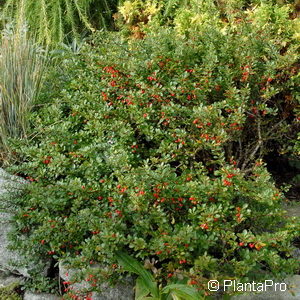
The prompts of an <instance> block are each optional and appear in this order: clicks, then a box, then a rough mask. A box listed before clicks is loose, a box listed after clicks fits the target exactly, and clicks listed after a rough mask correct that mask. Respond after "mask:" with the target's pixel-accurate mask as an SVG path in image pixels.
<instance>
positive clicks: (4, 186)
mask: <svg viewBox="0 0 300 300" xmlns="http://www.w3.org/2000/svg"><path fill="white" fill-rule="evenodd" d="M25 182H26V181H25V180H23V179H21V178H19V177H16V176H13V175H10V174H8V173H7V172H5V171H4V170H3V169H1V168H0V208H1V210H0V271H1V270H2V271H9V272H11V273H14V274H17V275H22V276H24V277H30V275H29V270H30V268H31V267H30V266H29V267H21V264H22V254H21V253H19V252H18V251H13V250H10V249H9V248H8V246H9V244H10V241H9V239H8V234H9V232H10V231H11V230H12V221H11V219H12V217H13V210H14V208H13V206H12V205H11V204H8V203H6V202H5V201H6V197H3V198H1V196H3V195H5V194H6V193H8V194H9V195H10V194H11V195H12V196H15V194H14V193H15V192H17V191H19V190H20V189H21V184H22V183H25ZM43 265H45V268H44V271H43V274H44V275H46V274H47V271H48V269H49V266H50V263H49V262H47V263H43ZM32 267H33V265H32Z"/></svg>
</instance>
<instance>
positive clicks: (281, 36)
mask: <svg viewBox="0 0 300 300" xmlns="http://www.w3.org/2000/svg"><path fill="white" fill-rule="evenodd" d="M207 3H208V4H206V6H203V8H202V11H201V10H200V11H199V8H198V7H195V6H193V5H191V6H189V9H187V8H182V9H181V10H179V11H178V13H177V14H176V16H175V17H174V19H173V21H174V24H173V25H174V26H170V27H163V26H161V25H159V22H158V23H157V22H156V21H155V20H154V22H144V23H143V24H139V26H140V30H139V32H140V34H138V35H134V34H133V35H130V37H131V39H126V38H124V31H123V32H121V33H111V34H108V33H105V34H104V33H101V32H100V33H96V34H95V35H93V36H92V37H91V38H90V39H89V40H87V42H86V43H85V44H84V45H83V46H82V48H81V50H80V51H79V52H77V53H76V54H73V55H68V56H65V57H62V58H61V60H60V62H59V67H60V69H59V70H58V71H56V72H55V70H54V72H53V73H50V72H49V82H54V83H53V85H52V88H49V87H51V85H50V83H49V82H48V85H47V86H46V87H47V88H45V89H44V91H43V95H42V97H41V100H40V105H39V106H37V107H36V108H35V109H34V111H33V112H32V113H31V116H30V122H31V124H32V129H31V130H32V132H31V134H32V139H31V140H30V141H28V140H16V139H15V140H11V141H10V147H13V148H14V151H15V155H16V156H17V157H18V159H19V161H20V162H21V163H19V164H17V165H16V166H14V167H12V168H10V170H11V171H12V172H15V173H16V174H18V175H20V176H23V177H24V178H26V179H27V180H28V182H30V184H28V185H26V186H24V194H23V195H22V196H21V197H17V198H16V199H15V200H13V204H14V205H17V207H18V208H19V209H18V210H17V214H16V217H15V221H16V222H15V225H16V226H15V231H14V233H13V234H12V236H13V239H14V245H15V247H16V248H17V249H22V251H23V253H24V256H25V257H26V258H27V260H28V261H32V260H34V259H39V258H41V259H49V260H50V261H51V262H52V264H53V265H54V264H55V263H56V262H57V261H58V260H65V261H68V262H69V263H70V264H71V265H72V266H73V267H82V268H86V271H85V273H83V274H82V276H83V278H85V279H89V278H91V276H92V278H94V279H93V280H94V288H97V286H98V283H99V282H101V281H113V280H114V279H116V278H117V277H118V276H119V275H120V274H121V273H122V272H123V270H124V269H123V268H122V258H120V255H117V254H118V253H120V252H119V251H122V253H126V254H124V255H129V257H131V258H132V259H133V260H132V263H133V264H134V261H135V260H137V261H139V262H140V263H141V264H143V265H144V266H145V268H146V269H148V272H151V273H152V275H151V276H153V277H154V278H155V280H156V282H157V283H158V284H159V285H166V284H172V283H173V284H175V283H176V284H179V285H180V284H188V285H189V286H193V287H195V288H196V289H198V290H199V293H200V294H201V297H205V296H207V295H208V291H207V282H208V280H210V279H219V280H222V279H228V278H235V279H237V280H241V281H245V282H249V281H250V282H251V281H252V280H255V281H260V280H263V279H265V278H267V279H269V278H270V276H273V277H279V278H281V277H284V276H286V274H292V273H296V272H298V271H299V265H298V262H297V261H296V260H295V259H293V258H292V253H293V250H294V248H293V240H294V238H295V237H297V236H298V235H299V229H298V228H299V222H297V221H296V220H294V219H286V218H285V217H284V212H283V211H282V208H281V202H282V200H283V198H284V196H283V191H282V190H280V189H279V188H278V187H277V186H276V185H275V183H274V181H273V179H272V177H271V175H270V173H269V172H268V171H267V168H266V164H265V163H264V157H265V156H266V155H267V154H268V153H269V152H270V151H273V149H274V147H275V148H276V149H278V151H280V152H285V153H288V154H292V153H293V155H295V156H297V155H299V153H298V152H297V151H298V150H297V149H299V146H298V145H299V143H298V144H297V143H295V141H296V138H297V133H298V130H299V111H298V107H299V91H298V90H297V89H298V86H299V54H298V50H299V42H298V38H299V37H298V36H297V26H298V25H297V23H296V22H295V21H294V20H293V19H290V18H289V8H288V6H278V5H273V4H268V5H267V4H265V5H261V6H258V7H256V8H255V9H254V8H253V9H251V10H242V9H240V10H238V11H234V12H230V11H227V12H224V13H223V15H222V14H219V13H218V8H217V7H216V6H214V5H213V3H212V2H210V1H208V2H207ZM123 12H124V11H123ZM224 14H225V16H226V18H225V17H224ZM123 16H125V17H126V14H125V13H124V15H123ZM191 23H192V24H193V26H190V25H189V24H191ZM131 25H132V24H131ZM262 28H264V29H263V30H262ZM127 29H128V28H126V32H125V35H126V36H127V35H128V30H127ZM129 29H130V28H129ZM136 32H137V31H136ZM108 49H109V50H108ZM21 236H26V239H21V238H20V237H21ZM126 257H127V256H126ZM127 258H128V257H127ZM97 264H101V265H105V266H106V268H102V269H101V271H99V270H98V269H97V272H95V271H94V270H93V269H89V268H87V266H94V265H97ZM124 266H125V265H124V264H123V267H124ZM125 269H126V266H125ZM127 269H128V268H127ZM37 271H38V270H37ZM138 274H145V273H143V272H142V271H140V273H138ZM148 278H149V276H148ZM150 281H152V279H151V280H150ZM171 286H172V285H171ZM153 290H154V293H156V292H157V289H155V288H154V289H153ZM166 290H167V289H164V291H166ZM189 291H190V290H189ZM69 296H70V297H71V295H69ZM145 296H147V295H145ZM66 297H67V295H66Z"/></svg>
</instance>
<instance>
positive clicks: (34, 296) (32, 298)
mask: <svg viewBox="0 0 300 300" xmlns="http://www.w3.org/2000/svg"><path fill="white" fill-rule="evenodd" d="M23 299H24V300H59V299H61V297H59V296H56V295H52V294H46V293H32V292H29V291H26V292H25V294H24V298H23Z"/></svg>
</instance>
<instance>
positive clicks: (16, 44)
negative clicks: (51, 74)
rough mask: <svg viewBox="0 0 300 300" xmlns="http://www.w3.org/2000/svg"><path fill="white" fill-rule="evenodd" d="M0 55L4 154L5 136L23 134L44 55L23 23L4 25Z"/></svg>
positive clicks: (0, 128)
mask: <svg viewBox="0 0 300 300" xmlns="http://www.w3.org/2000/svg"><path fill="white" fill-rule="evenodd" d="M0 55H1V56H0V105H1V106H0V147H1V152H2V155H7V154H8V152H9V146H8V139H9V138H24V137H26V136H27V129H28V128H27V127H28V113H29V112H30V110H31V109H32V107H33V105H34V103H35V101H36V99H37V98H38V96H39V91H40V88H41V83H42V78H43V73H44V71H45V66H46V58H45V53H43V52H42V51H41V49H40V48H39V47H38V46H37V45H36V44H35V42H34V40H33V39H31V38H30V37H29V35H28V31H27V28H26V27H25V26H23V27H15V28H14V27H12V26H7V27H6V29H5V30H4V31H3V32H2V39H1V48H0Z"/></svg>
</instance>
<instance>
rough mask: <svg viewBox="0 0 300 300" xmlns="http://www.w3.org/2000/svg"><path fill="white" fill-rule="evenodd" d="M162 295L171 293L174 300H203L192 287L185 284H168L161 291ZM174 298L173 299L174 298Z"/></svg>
mask: <svg viewBox="0 0 300 300" xmlns="http://www.w3.org/2000/svg"><path fill="white" fill-rule="evenodd" d="M162 293H163V294H167V293H171V294H172V296H173V298H174V299H184V300H201V299H204V298H203V297H202V296H201V295H200V293H199V292H198V291H197V290H196V289H195V288H193V287H191V286H188V285H186V284H170V285H167V286H166V287H164V288H163V289H162ZM174 296H175V297H174Z"/></svg>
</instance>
